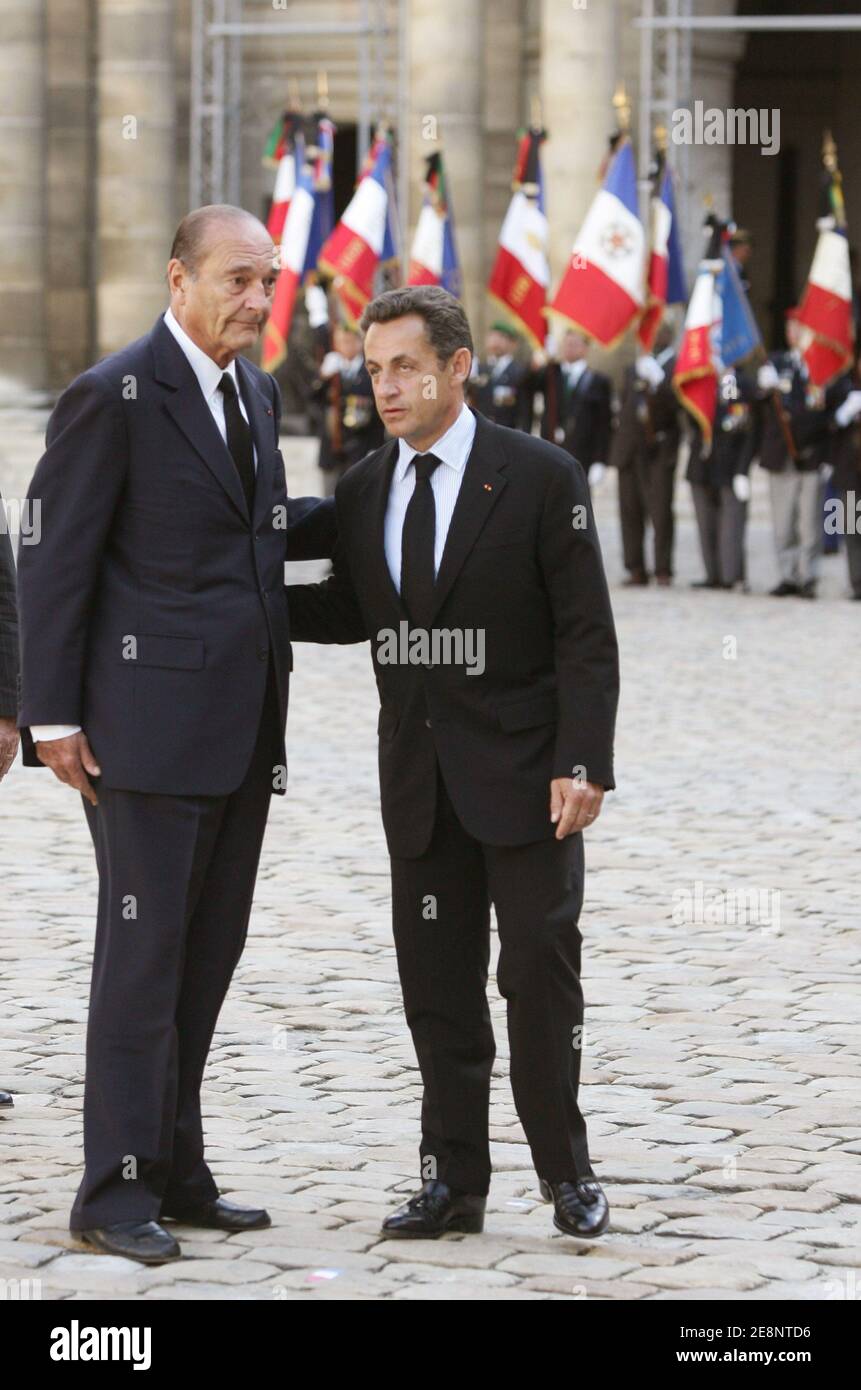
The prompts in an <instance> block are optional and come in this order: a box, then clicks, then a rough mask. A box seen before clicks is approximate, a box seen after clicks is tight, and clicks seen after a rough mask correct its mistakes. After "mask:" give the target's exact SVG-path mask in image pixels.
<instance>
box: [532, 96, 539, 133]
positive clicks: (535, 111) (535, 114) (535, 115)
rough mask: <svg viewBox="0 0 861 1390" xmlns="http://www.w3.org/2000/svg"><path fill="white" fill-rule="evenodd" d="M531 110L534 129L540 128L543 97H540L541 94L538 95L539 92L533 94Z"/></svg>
mask: <svg viewBox="0 0 861 1390" xmlns="http://www.w3.org/2000/svg"><path fill="white" fill-rule="evenodd" d="M531 110H532V117H531V121H532V129H533V130H540V129H541V98H540V96H538V94H537V93H535V94H534V95H533V97H532V102H531Z"/></svg>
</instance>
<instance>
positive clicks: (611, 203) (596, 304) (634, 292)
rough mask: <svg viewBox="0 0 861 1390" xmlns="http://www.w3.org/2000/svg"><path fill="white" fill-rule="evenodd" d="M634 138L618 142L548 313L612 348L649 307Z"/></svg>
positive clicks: (604, 345) (644, 239) (644, 242)
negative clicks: (645, 291) (646, 296)
mask: <svg viewBox="0 0 861 1390" xmlns="http://www.w3.org/2000/svg"><path fill="white" fill-rule="evenodd" d="M637 202H638V200H637V174H636V169H635V168H634V153H633V150H632V149H631V143H630V141H629V140H628V139H627V138H625V139H623V140H622V142H621V143H620V144H619V145H618V146H617V148H616V153H615V154H614V156H613V158H612V160H611V163H610V166H609V168H608V169H607V173H606V175H605V177H604V182H603V184H602V186H601V188H600V189H599V190H598V192H597V193H596V194H595V197H594V199H593V200H592V205H591V207H590V208H589V211H588V212H587V214H586V219H585V221H584V223H583V225H582V227H581V228H580V231H579V232H578V234H577V238H576V240H575V242H574V248H573V251H572V253H571V260H570V261H569V263H568V268H567V269H566V271H565V274H564V275H563V277H562V281H561V283H560V285H559V288H558V289H557V291H556V294H555V296H554V298H553V302H552V304H551V305H550V306H549V307H548V309H547V311H546V312H547V313H548V314H549V315H551V316H553V317H555V318H558V319H560V320H562V322H563V326H570V327H573V328H577V329H579V330H580V331H581V332H582V333H585V334H587V336H588V337H590V338H595V339H596V340H597V342H599V343H601V344H602V346H603V347H612V346H613V345H614V344H615V343H617V342H618V341H619V340H620V338H622V337H623V336H624V334H625V333H626V332H627V330H628V328H629V327H630V326H631V324H632V323H634V321H635V320H636V319H639V317H640V314H641V313H642V311H643V305H644V299H645V296H644V287H645V279H646V235H645V231H644V229H643V224H642V222H641V221H640V218H639V214H638V211H637Z"/></svg>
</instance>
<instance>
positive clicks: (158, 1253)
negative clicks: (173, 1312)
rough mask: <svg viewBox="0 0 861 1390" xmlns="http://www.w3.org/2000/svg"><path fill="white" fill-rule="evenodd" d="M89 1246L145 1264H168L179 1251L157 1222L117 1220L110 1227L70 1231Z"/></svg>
mask: <svg viewBox="0 0 861 1390" xmlns="http://www.w3.org/2000/svg"><path fill="white" fill-rule="evenodd" d="M72 1234H73V1235H76V1236H79V1237H80V1238H81V1240H84V1241H86V1242H87V1244H88V1245H96V1246H98V1248H99V1249H100V1250H105V1251H107V1253H108V1254H109V1255H123V1256H124V1257H125V1258H126V1259H127V1260H139V1261H140V1263H141V1264H144V1265H162V1264H167V1262H168V1261H169V1260H178V1259H179V1258H180V1256H181V1254H182V1251H181V1250H180V1248H179V1242H178V1241H176V1240H174V1238H173V1236H172V1235H171V1234H170V1232H169V1231H166V1230H165V1229H164V1227H163V1226H160V1225H159V1224H158V1222H157V1221H116V1222H114V1224H113V1225H111V1226H99V1227H93V1228H92V1229H91V1230H89V1231H73V1232H72Z"/></svg>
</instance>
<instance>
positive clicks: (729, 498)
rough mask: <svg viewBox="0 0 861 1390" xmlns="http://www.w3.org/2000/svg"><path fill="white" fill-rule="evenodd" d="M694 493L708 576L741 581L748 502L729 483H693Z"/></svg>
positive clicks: (715, 581) (711, 579)
mask: <svg viewBox="0 0 861 1390" xmlns="http://www.w3.org/2000/svg"><path fill="white" fill-rule="evenodd" d="M691 493H692V495H693V499H694V511H695V513H696V518H697V528H698V530H699V533H700V550H701V551H702V556H703V565H704V566H705V571H706V579H708V581H709V583H711V584H737V583H738V582H739V580H742V579H744V568H745V567H744V533H745V527H746V525H747V505H748V504H747V502H740V501H739V499H738V498H737V497H736V495H735V493H734V492H733V490H732V487H731V485H729V484H726V483H725V484H723V485H722V486H721V487H714V486H712V485H711V484H710V483H691Z"/></svg>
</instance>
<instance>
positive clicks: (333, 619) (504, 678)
mask: <svg viewBox="0 0 861 1390" xmlns="http://www.w3.org/2000/svg"><path fill="white" fill-rule="evenodd" d="M473 413H474V414H475V415H476V432H475V441H474V444H473V448H472V452H471V454H470V456H469V459H468V461H467V464H466V469H465V472H464V477H463V481H462V483H461V488H460V492H459V494H458V498H457V503H456V506H455V510H454V515H453V517H452V521H451V526H450V528H449V532H448V536H447V539H446V544H445V550H444V552H443V557H442V562H441V564H440V569H439V574H438V576H437V580H436V593H435V611H434V616H433V619H432V622H433V627H434V628H437V629H440V630H447V631H449V632H457V631H460V632H464V630H466V629H470V630H472V631H476V630H481V631H483V633H484V642H485V650H484V670H483V672H481V674H468V667H467V666H466V665H465V664H464V663H460V664H455V663H453V662H452V663H447V662H446V661H445V660H443V661H441V662H439V663H437V664H435V665H431V664H429V665H427V666H424V667H422V666H417V665H414V664H411V663H409V662H400V663H389V662H388V661H384V660H381V659H380V657H381V655H382V654H383V652H384V650H385V647H384V643H385V641H386V634H387V633H390V632H400V631H402V629H401V627H400V625H401V624H407V626H409V624H408V619H407V613H406V610H405V609H404V607H403V605H402V603H401V599H400V595H399V594H398V592H397V590H396V589H395V586H394V584H393V583H392V579H391V576H390V574H389V569H388V566H387V564H386V557H385V552H384V548H383V535H384V520H385V513H386V504H387V501H388V495H389V486H390V483H391V478H392V473H393V471H394V466H395V462H396V459H397V456H398V441H397V440H390V441H389V442H387V443H386V444H385V445H384V446H383V447H382V448H381V449H378V450H377V451H376V453H374V454H370V455H368V457H367V458H365V459H362V460H361V462H360V463H357V464H355V465H354V467H353V468H351V469H350V471H349V472H348V473H346V474H345V475H344V477H343V478H342V480H341V482H340V483H339V484H338V488H337V490H336V493H335V501H336V507H337V512H338V527H339V545H338V550H337V552H336V557H335V567H334V571H333V574H332V575H331V576H330V578H329V579H328V580H326V581H324V582H323V583H322V584H318V585H307V586H291V587H290V588H289V589H288V597H289V602H290V611H291V615H292V622H293V635H294V637H295V638H296V639H298V640H307V641H318V642H320V641H322V642H355V641H361V640H363V639H365V638H370V640H371V645H372V659H373V663H374V671H375V675H376V679H377V685H378V688H379V692H380V701H381V710H380V719H379V735H380V745H379V766H380V789H381V795H382V812H383V823H384V826H385V830H386V836H387V839H388V844H389V849H390V851H391V853H392V854H393V855H396V856H400V857H405V858H412V857H415V856H418V855H420V854H422V853H423V851H424V850H425V849H426V847H427V845H428V843H429V841H430V837H431V833H432V830H433V820H434V811H435V788H436V760H437V759H438V760H439V763H440V766H441V768H442V773H443V776H444V778H445V782H446V786H447V788H448V791H449V794H450V796H451V798H452V801H453V803H454V806H455V808H456V810H457V813H458V815H459V817H460V819H461V822H462V824H463V825H464V826H465V827H466V829H467V830H468V831H469V832H470V833H471V834H472V835H474V836H476V838H478V839H480V840H482V841H483V842H484V843H487V844H496V845H520V844H528V843H530V842H532V841H535V840H541V839H544V838H545V837H547V836H551V835H553V834H554V833H555V827H554V826H552V825H551V823H550V814H549V800H550V781H551V778H554V777H572V776H575V775H578V776H581V777H583V778H585V779H586V780H589V781H593V782H598V783H601V784H603V785H604V786H605V787H613V786H614V785H615V783H614V780H613V730H614V724H615V715H616V704H617V698H618V682H619V676H618V652H617V644H616V634H615V630H614V626H613V616H612V612H611V609H610V598H609V594H608V592H607V584H606V580H605V577H604V568H603V564H602V559H601V550H600V546H599V543H598V534H597V530H596V527H595V520H594V517H593V515H592V507H591V503H590V500H589V491H588V487H587V484H586V480H585V477H584V475H583V470H582V469H581V467H580V465H579V464H578V463H577V462H576V460H573V459H571V458H570V457H569V456H568V454H566V453H565V452H564V451H563V450H562V449H559V448H557V447H556V446H555V445H554V444H549V443H547V442H546V441H545V440H543V439H538V438H536V437H534V436H532V435H527V434H524V433H522V432H521V431H518V430H510V429H507V428H505V427H504V426H502V425H496V424H493V423H492V422H491V421H490V420H487V419H485V417H484V416H482V415H480V414H478V412H475V411H474V412H473ZM575 509H579V510H576V511H575ZM574 522H577V523H582V525H577V526H575V525H574V524H572V523H574ZM575 769H576V770H577V771H576V772H575ZM581 769H582V771H581Z"/></svg>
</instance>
